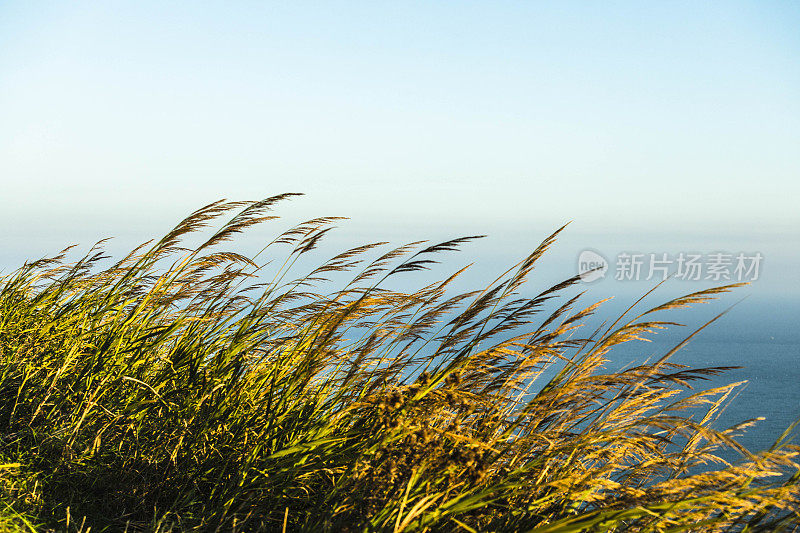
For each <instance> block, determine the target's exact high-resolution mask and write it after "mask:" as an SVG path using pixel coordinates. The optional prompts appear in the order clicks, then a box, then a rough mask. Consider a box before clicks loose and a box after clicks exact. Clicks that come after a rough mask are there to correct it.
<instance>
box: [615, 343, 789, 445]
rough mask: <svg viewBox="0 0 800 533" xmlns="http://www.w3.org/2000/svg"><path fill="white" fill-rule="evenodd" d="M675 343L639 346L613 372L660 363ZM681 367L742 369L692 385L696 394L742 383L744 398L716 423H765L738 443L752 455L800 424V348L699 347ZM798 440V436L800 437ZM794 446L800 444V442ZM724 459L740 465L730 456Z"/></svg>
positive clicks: (621, 353)
mask: <svg viewBox="0 0 800 533" xmlns="http://www.w3.org/2000/svg"><path fill="white" fill-rule="evenodd" d="M674 345H675V343H666V342H652V343H648V344H647V345H646V348H645V347H644V346H643V345H642V343H639V346H638V349H634V347H633V346H631V347H627V348H626V349H621V350H618V351H617V352H616V353H610V354H609V355H610V357H611V358H612V362H611V363H610V364H609V368H610V369H613V368H614V367H616V366H626V365H627V364H628V363H630V361H631V360H632V359H634V358H635V359H636V360H639V361H641V359H642V356H653V357H658V356H659V355H663V354H664V353H666V352H667V351H669V349H671V348H672V347H674ZM672 361H673V362H675V363H680V364H685V365H688V366H691V367H712V366H741V367H742V368H738V369H733V370H728V371H726V372H724V373H723V374H721V375H717V376H711V377H710V378H709V380H708V381H696V382H692V386H693V387H694V389H695V391H698V390H703V389H708V388H713V387H718V386H722V385H726V384H729V383H733V382H738V381H747V383H745V384H743V385H741V386H739V388H738V389H737V390H738V394H737V395H736V397H735V398H733V399H732V400H730V402H729V403H728V406H727V408H726V409H725V410H724V411H723V412H722V414H721V415H720V416H719V418H718V420H717V421H716V422H715V423H714V425H713V426H714V427H715V428H716V429H725V428H728V427H730V426H732V425H734V424H736V423H738V422H742V421H744V420H748V419H752V418H757V417H764V418H765V419H764V420H763V421H760V422H758V423H757V424H756V425H755V426H753V427H750V428H747V429H746V430H744V433H743V434H741V435H740V436H738V437H737V440H738V441H739V442H740V443H741V444H743V445H744V446H745V447H747V448H748V449H750V450H751V451H758V450H763V449H765V448H769V447H770V446H771V445H772V444H773V443H774V442H775V439H776V438H777V437H778V436H780V435H781V433H783V431H784V430H785V429H786V428H787V427H788V426H789V425H790V424H791V423H792V422H794V421H795V420H796V419H798V418H800V343H779V342H741V341H738V340H737V341H729V342H724V341H714V342H708V341H705V342H704V341H696V342H690V343H689V344H688V345H687V346H685V347H684V348H682V349H681V350H680V351H678V352H677V353H676V354H675V355H674V356H673V357H672ZM794 433H795V435H796V434H797V433H798V432H797V431H795V432H794ZM794 442H795V443H797V442H800V439H798V438H797V437H795V439H794ZM723 457H725V458H726V459H729V460H733V459H735V455H733V454H728V453H725V454H723Z"/></svg>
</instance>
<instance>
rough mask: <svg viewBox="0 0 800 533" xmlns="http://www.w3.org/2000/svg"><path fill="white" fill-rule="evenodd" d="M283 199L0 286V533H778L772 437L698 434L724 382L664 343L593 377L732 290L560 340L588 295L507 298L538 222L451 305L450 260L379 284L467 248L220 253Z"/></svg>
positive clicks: (783, 464) (780, 468) (300, 235)
mask: <svg viewBox="0 0 800 533" xmlns="http://www.w3.org/2000/svg"><path fill="white" fill-rule="evenodd" d="M289 196H291V195H280V196H276V197H272V198H269V199H266V200H263V201H258V202H246V203H245V202H224V201H220V202H215V203H212V204H210V205H207V206H205V207H203V208H202V209H199V210H197V211H195V212H194V213H192V214H191V215H190V216H189V217H188V218H186V219H185V220H184V221H182V222H181V223H180V224H178V225H177V226H176V227H175V228H174V229H173V230H172V231H171V232H170V233H169V234H167V235H166V236H165V237H164V238H163V239H161V240H160V241H158V242H155V243H152V242H151V243H146V244H145V245H142V246H140V247H138V248H137V249H135V250H134V251H132V252H131V253H130V254H129V255H127V256H126V257H124V258H123V259H121V260H119V261H118V262H116V263H114V264H112V265H111V266H107V267H103V266H102V264H103V263H102V261H103V260H104V259H107V258H106V257H105V256H104V254H103V252H102V250H101V249H100V248H99V247H96V248H93V249H92V250H91V251H90V253H89V254H88V255H86V256H85V257H83V258H82V259H80V260H77V261H74V262H72V261H67V260H66V259H65V258H66V255H65V254H66V250H65V251H64V252H63V253H61V254H59V255H58V256H57V257H53V258H49V259H43V260H39V261H36V262H33V263H29V264H26V265H24V266H23V267H22V268H20V269H19V270H17V271H16V272H14V273H12V274H10V275H7V276H4V277H2V278H0V463H1V464H0V487H2V502H3V504H4V505H3V507H4V510H3V511H0V530H2V529H3V528H5V529H7V530H15V529H26V530H33V531H84V532H85V531H89V529H90V528H91V530H92V531H95V532H96V531H125V530H127V531H161V532H165V531H174V532H178V531H314V532H315V531H391V532H400V531H404V532H410V531H429V532H434V531H466V532H474V531H528V532H532V533H546V532H552V533H556V532H559V533H566V532H578V531H659V532H660V531H671V532H672V531H676V532H677V531H747V532H755V531H778V530H796V529H798V524H800V515H798V509H799V508H800V484H799V478H800V475H798V466H797V463H796V457H797V454H798V451H800V449H799V448H798V447H797V446H795V445H793V444H791V443H790V442H789V441H788V435H789V430H787V433H785V434H784V435H783V436H782V437H781V438H779V439H778V441H777V442H776V444H775V446H773V447H772V448H771V449H769V450H765V451H761V452H758V453H754V452H751V451H748V450H746V449H745V448H744V447H742V446H740V445H739V444H738V443H737V442H736V440H735V439H734V437H733V435H734V434H735V433H736V432H737V431H740V430H741V429H742V428H744V427H746V426H748V425H750V424H752V422H753V421H746V422H742V423H741V424H739V425H737V426H735V427H733V428H730V429H728V430H725V431H718V430H715V429H712V427H711V422H712V421H713V419H714V417H715V416H716V415H717V414H718V412H719V410H720V407H721V405H722V403H723V402H724V401H725V400H726V398H728V396H729V395H730V393H731V391H732V389H733V388H734V386H735V384H732V385H729V386H726V387H720V388H712V389H708V390H700V391H695V390H688V389H690V388H691V387H689V385H690V384H692V382H694V381H697V380H702V379H704V378H706V377H707V376H708V375H711V374H717V373H719V372H722V371H724V370H725V368H722V367H718V368H687V367H683V366H681V365H677V364H675V363H673V362H671V361H670V356H671V355H672V354H673V353H674V352H675V350H677V349H678V348H679V347H680V346H678V347H676V348H675V350H672V351H670V352H669V353H667V354H665V355H664V356H663V357H662V358H660V359H658V360H656V361H648V362H642V363H640V364H638V365H637V366H634V367H630V368H627V369H623V370H619V371H616V372H610V371H608V370H606V368H605V366H604V365H605V363H606V362H608V358H609V353H610V352H611V351H612V350H613V349H614V347H615V346H617V345H619V344H621V343H626V342H629V341H633V340H636V339H641V338H646V336H647V335H648V334H650V333H652V332H653V331H655V330H656V329H659V328H665V327H668V326H670V325H672V324H671V323H669V322H665V321H661V320H657V319H656V317H655V314H657V313H659V312H661V311H664V310H667V309H671V308H680V307H686V306H688V305H690V304H695V303H701V302H705V301H707V300H709V299H711V298H713V297H714V296H715V295H717V294H719V293H722V292H725V291H728V290H729V289H730V288H732V287H733V286H727V287H720V288H717V289H712V290H706V291H702V292H698V293H694V294H690V295H688V296H685V297H682V298H678V299H676V300H672V301H670V302H668V303H666V304H664V305H660V306H658V307H656V308H653V309H650V310H647V311H645V312H641V313H636V312H633V308H632V309H629V310H628V312H627V313H626V314H625V315H623V316H622V317H620V318H619V320H617V321H616V322H615V323H614V324H612V325H611V326H609V327H607V328H604V329H600V330H598V331H597V332H595V333H594V334H591V335H585V336H581V335H579V332H580V331H579V330H578V327H579V326H580V325H581V324H582V323H584V322H585V320H586V319H587V318H588V317H589V316H590V315H591V314H592V313H593V312H594V311H595V310H596V309H597V307H598V305H599V304H594V305H591V306H589V307H586V308H580V307H577V304H578V297H573V298H569V299H567V300H566V301H565V302H564V303H563V304H562V305H560V306H557V307H553V309H554V310H548V309H550V306H552V302H553V301H555V300H554V299H555V298H557V297H559V296H560V295H561V294H562V293H563V291H565V290H566V289H568V288H569V287H570V286H571V285H573V284H575V283H576V282H578V281H579V278H578V277H573V278H571V279H568V280H566V281H565V282H563V283H560V284H558V285H556V286H554V287H552V288H550V289H547V290H545V291H543V292H541V293H540V294H537V295H534V296H530V297H523V296H521V293H520V288H521V287H522V285H523V283H524V282H525V280H526V279H527V278H528V276H529V274H530V273H531V271H532V270H533V268H534V266H535V264H536V262H537V261H538V260H539V259H540V257H541V256H542V255H543V254H544V253H545V251H546V250H547V249H548V247H550V246H551V244H552V243H553V242H554V239H555V238H556V235H557V234H558V232H556V233H554V234H553V235H551V236H550V237H548V238H547V239H545V240H544V242H543V243H542V244H541V245H540V246H539V247H537V248H536V249H535V250H534V251H533V252H532V253H530V254H529V255H527V256H526V257H524V258H523V259H522V260H521V261H520V262H519V263H518V264H517V265H515V266H514V267H512V268H511V269H509V270H508V271H507V272H506V273H505V274H503V275H502V276H500V277H499V278H498V279H497V280H495V281H494V282H493V283H491V284H490V285H489V286H487V287H486V288H484V289H478V290H473V291H468V292H465V293H460V294H451V291H449V290H448V286H449V285H450V284H451V283H452V282H453V280H454V279H456V277H457V276H458V275H459V274H460V273H461V272H462V271H463V270H462V271H459V272H456V273H455V274H453V275H452V276H450V277H448V278H447V279H444V280H442V281H437V282H435V283H430V284H425V285H423V286H421V287H420V288H419V289H417V290H414V291H402V290H396V289H390V288H387V287H388V284H387V280H390V278H394V277H395V276H398V275H401V274H403V273H407V272H413V271H417V270H423V269H426V268H428V267H430V266H431V265H432V263H434V262H435V259H434V258H435V257H436V254H439V253H442V252H447V251H451V250H454V249H456V248H457V247H458V246H459V245H461V244H463V243H465V242H467V241H469V240H470V239H473V238H475V237H466V238H460V239H454V240H452V241H448V242H444V243H440V244H436V245H427V244H426V243H422V242H416V243H411V244H408V245H405V246H401V247H399V248H394V249H389V250H388V251H382V249H383V247H384V246H385V245H386V243H374V244H368V245H364V246H359V247H357V248H353V249H351V250H347V251H345V252H342V253H340V254H338V255H336V256H335V257H333V258H332V259H330V260H329V261H327V262H325V263H323V264H322V265H321V266H319V267H317V268H314V269H312V270H311V271H310V272H308V273H307V274H305V275H302V276H299V277H297V276H296V275H295V273H294V272H295V270H297V261H298V258H300V257H301V256H304V255H306V254H308V253H309V252H310V251H311V250H312V249H314V248H315V246H316V245H317V243H318V242H319V240H320V239H321V238H322V237H323V236H324V235H325V233H326V232H327V231H329V229H330V228H331V225H332V224H333V223H334V222H335V220H336V219H334V218H318V219H314V220H310V221H308V222H305V223H303V224H300V225H298V226H297V227H295V228H293V229H291V230H289V231H286V232H284V233H282V234H280V235H279V236H278V237H277V238H276V239H275V240H274V241H273V242H272V243H271V244H270V245H269V246H267V248H266V249H265V250H264V251H262V253H266V254H267V255H269V257H270V258H271V259H272V260H276V259H278V258H281V260H283V264H282V266H280V267H277V268H275V269H274V272H275V276H274V278H273V279H271V280H269V281H265V276H264V275H263V272H264V271H265V269H264V265H263V264H260V263H258V257H259V256H260V254H257V255H256V256H255V257H247V256H245V255H242V254H239V253H236V252H233V251H226V250H223V249H221V245H222V244H223V243H225V242H226V241H229V240H230V239H231V238H232V237H234V236H235V235H236V234H237V233H239V232H241V231H243V230H245V229H247V228H248V227H250V226H253V225H254V224H257V223H260V222H263V221H266V220H269V219H272V218H275V217H274V216H272V215H271V214H270V213H271V209H272V207H273V206H274V204H276V203H277V202H279V201H281V200H284V199H286V198H287V197H289ZM233 212H235V214H234V215H233V216H232V218H230V219H228V221H227V222H226V223H224V224H221V226H220V227H219V229H218V230H217V231H216V232H214V233H212V234H211V235H210V236H209V237H208V238H206V239H205V240H203V241H202V244H200V245H198V246H192V247H183V246H182V243H183V242H185V241H186V237H187V236H188V235H189V234H195V232H198V230H201V229H202V228H204V227H208V226H209V225H210V224H211V223H212V222H215V221H217V220H218V219H219V218H220V217H222V216H223V215H226V216H230V215H228V214H229V213H233ZM559 231H560V230H559ZM281 247H283V248H281ZM280 249H283V250H285V251H284V252H282V255H280V254H279V253H278V252H279V250H280ZM373 256H375V257H373ZM369 257H372V259H368V258H369ZM342 273H349V274H347V275H348V276H350V278H349V281H348V282H346V283H342V284H341V285H340V286H339V287H338V288H336V289H335V290H333V291H331V290H327V289H326V287H328V286H329V285H330V284H329V283H326V282H327V278H328V277H330V276H336V277H337V278H340V277H341V276H342ZM723 449H734V450H736V451H738V453H739V454H740V456H741V460H740V461H739V462H737V463H735V464H729V463H726V462H725V461H723V460H722V458H721V457H720V451H721V450H723Z"/></svg>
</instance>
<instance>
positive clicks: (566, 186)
mask: <svg viewBox="0 0 800 533" xmlns="http://www.w3.org/2000/svg"><path fill="white" fill-rule="evenodd" d="M798 28H800V3H798V2H764V1H757V2H756V1H754V2H694V1H693V2H547V3H545V2H472V3H470V2H419V3H411V2H362V3H343V2H315V3H303V2H280V3H277V2H276V3H273V2H29V1H24V2H23V1H4V2H2V3H0V180H1V181H2V189H1V190H2V195H0V202H1V203H2V205H1V206H0V207H1V210H0V226H1V227H2V235H0V245H2V250H1V251H0V254H3V256H2V257H0V269H7V268H8V267H10V266H13V265H12V264H11V263H14V264H16V262H17V261H18V260H19V259H20V258H24V257H31V256H38V255H41V254H42V253H45V252H48V251H53V250H54V249H55V248H57V247H58V246H59V245H61V244H65V243H70V242H74V241H80V242H88V241H90V240H93V239H95V238H99V237H104V236H107V235H122V236H123V237H125V236H126V235H127V236H128V237H129V238H130V239H132V240H133V241H136V242H138V241H140V240H143V239H144V238H145V237H148V236H152V235H153V234H154V233H160V232H162V231H163V230H164V229H166V226H168V225H169V224H170V223H171V222H173V221H174V220H175V219H176V218H178V217H180V216H182V215H184V214H186V213H187V212H188V211H190V210H191V209H194V208H195V207H197V206H198V205H200V204H203V203H207V202H209V201H211V200H214V199H217V198H221V197H228V198H260V197H264V196H269V195H272V194H275V193H278V192H284V191H302V192H306V193H308V195H309V196H308V197H307V198H305V199H303V200H301V201H300V203H299V204H298V205H300V206H302V209H303V210H305V211H307V212H308V213H309V214H312V215H319V214H325V215H327V214H337V215H349V216H352V217H353V218H354V221H353V224H354V225H353V226H352V227H353V228H354V231H355V230H358V231H360V232H361V233H360V235H365V236H370V237H371V238H374V239H377V238H380V237H382V234H381V232H388V233H390V234H391V235H400V234H403V233H404V232H409V233H411V232H413V237H426V236H428V235H427V234H425V231H429V230H426V226H428V225H430V226H431V227H434V228H444V227H446V228H453V229H454V231H455V232H456V233H462V232H461V231H458V230H459V229H461V228H463V230H464V231H463V232H464V233H474V232H475V231H480V230H481V229H482V228H486V231H489V232H490V233H493V235H495V236H497V237H496V240H495V241H494V242H495V243H496V246H498V247H502V246H504V245H505V243H507V242H509V241H510V239H511V237H512V236H513V237H514V238H517V237H521V238H525V239H527V238H528V237H527V236H528V235H530V242H531V244H533V243H534V241H537V240H538V239H539V238H541V237H542V236H544V235H545V234H546V233H547V232H548V231H549V230H551V229H552V228H554V227H556V226H557V225H560V224H561V223H563V222H564V221H566V220H574V221H575V222H574V224H573V228H572V231H573V233H572V237H571V238H572V239H573V241H569V242H571V243H572V244H571V245H573V246H575V247H578V246H581V244H580V243H581V242H584V243H585V244H584V245H586V244H589V245H594V247H595V248H598V247H599V246H607V247H609V249H610V248H613V247H615V246H616V247H618V248H625V247H626V246H628V245H630V246H639V247H640V249H643V251H648V252H649V251H653V252H659V251H662V249H663V250H664V251H678V250H682V249H685V248H686V247H688V246H694V247H696V248H701V247H707V248H708V251H714V250H715V249H722V248H725V249H728V248H730V249H731V251H734V252H735V251H739V250H740V249H743V250H748V251H753V250H760V251H763V252H764V253H765V255H767V260H768V261H770V260H771V261H773V264H774V265H777V267H776V268H778V271H777V272H779V273H780V274H781V275H780V276H779V277H773V279H774V280H775V283H776V286H777V285H778V284H781V285H784V286H785V285H786V284H787V283H788V285H790V286H791V287H793V289H792V290H795V288H796V286H797V285H798V283H800V275H798V274H797V270H798V269H797V268H796V265H797V263H798V261H800V210H799V209H798V208H797V203H798V199H799V198H800V179H799V178H800V31H799V30H798ZM359 228H360V229H359ZM504 239H505V240H504ZM591 239H595V240H596V241H598V242H599V244H598V242H595V241H591V242H589V241H590V240H591ZM626 239H627V240H626ZM647 246H650V247H651V248H646V247H647ZM570 253H572V252H570ZM570 257H571V256H570ZM773 272H775V270H774V269H773Z"/></svg>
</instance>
